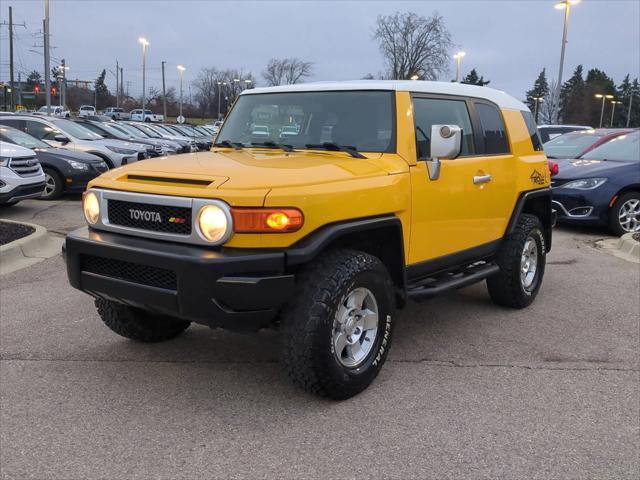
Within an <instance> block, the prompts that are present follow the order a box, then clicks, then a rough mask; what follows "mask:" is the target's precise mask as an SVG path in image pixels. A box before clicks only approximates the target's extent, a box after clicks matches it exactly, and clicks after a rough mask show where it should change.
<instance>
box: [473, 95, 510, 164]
mask: <svg viewBox="0 0 640 480" xmlns="http://www.w3.org/2000/svg"><path fill="white" fill-rule="evenodd" d="M475 107H476V111H477V112H478V118H479V119H480V125H481V126H482V134H483V137H484V153H485V154H486V155H503V154H507V153H510V150H509V140H508V139H507V132H506V129H505V127H504V121H503V120H502V115H501V114H500V111H499V110H498V108H497V107H494V106H493V105H489V104H487V103H476V104H475Z"/></svg>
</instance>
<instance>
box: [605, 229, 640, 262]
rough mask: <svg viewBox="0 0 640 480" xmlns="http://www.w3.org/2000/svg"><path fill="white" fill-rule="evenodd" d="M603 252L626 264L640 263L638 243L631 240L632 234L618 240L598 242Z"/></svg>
mask: <svg viewBox="0 0 640 480" xmlns="http://www.w3.org/2000/svg"><path fill="white" fill-rule="evenodd" d="M598 244H599V245H600V246H601V247H602V249H603V250H605V251H607V252H608V253H610V254H611V255H614V256H616V257H618V258H622V259H623V260H627V261H628V262H633V263H640V242H638V241H636V240H634V239H633V233H625V234H624V235H623V236H621V237H620V238H618V239H615V240H614V239H611V240H602V241H600V242H598Z"/></svg>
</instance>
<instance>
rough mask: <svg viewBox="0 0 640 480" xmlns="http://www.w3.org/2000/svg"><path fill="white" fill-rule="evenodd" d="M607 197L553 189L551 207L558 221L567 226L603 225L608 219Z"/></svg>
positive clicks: (591, 193) (588, 192)
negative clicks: (555, 212)
mask: <svg viewBox="0 0 640 480" xmlns="http://www.w3.org/2000/svg"><path fill="white" fill-rule="evenodd" d="M608 199H609V196H607V195H602V196H601V195H598V194H596V193H594V192H591V191H586V192H583V191H575V190H569V189H566V190H564V189H561V188H556V189H553V200H552V207H553V208H554V209H555V210H557V212H558V221H559V222H561V223H567V224H583V225H605V224H606V223H607V218H608V205H607V204H608Z"/></svg>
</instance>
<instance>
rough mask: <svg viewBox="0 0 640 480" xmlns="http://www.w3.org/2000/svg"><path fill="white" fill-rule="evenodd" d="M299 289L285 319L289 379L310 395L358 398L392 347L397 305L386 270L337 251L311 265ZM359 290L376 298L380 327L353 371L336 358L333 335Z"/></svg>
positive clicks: (369, 257)
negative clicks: (352, 295) (346, 305)
mask: <svg viewBox="0 0 640 480" xmlns="http://www.w3.org/2000/svg"><path fill="white" fill-rule="evenodd" d="M298 285H299V286H298V291H297V293H296V295H295V296H294V300H293V301H292V303H291V304H290V305H289V306H288V307H287V309H286V311H285V312H284V313H283V318H282V335H283V361H284V365H285V368H286V370H287V373H288V374H289V377H290V378H291V380H292V381H293V382H294V383H295V384H296V385H297V386H299V387H301V388H302V389H304V390H306V391H308V392H311V393H315V394H318V395H321V396H325V397H329V398H333V399H336V400H342V399H346V398H350V397H352V396H354V395H357V394H358V393H360V392H361V391H362V390H364V389H365V388H367V386H369V384H370V383H371V382H372V381H373V380H374V379H375V377H376V376H377V375H378V372H379V371H380V368H381V367H382V365H383V364H384V361H385V359H386V357H387V353H388V351H389V347H390V345H391V337H392V334H393V326H394V324H393V316H394V309H395V303H394V294H393V292H394V290H393V283H392V281H391V278H390V276H389V273H388V272H387V269H386V268H385V266H384V265H383V264H382V262H381V261H380V260H379V259H377V258H376V257H374V256H372V255H369V254H366V253H363V252H359V251H354V250H334V251H331V252H328V253H327V254H325V255H323V256H322V257H320V258H319V259H318V260H316V261H314V262H313V263H312V264H310V265H309V266H308V267H307V268H306V269H305V271H304V272H302V273H301V274H300V276H299V282H298ZM357 289H363V290H365V289H366V291H368V292H370V293H371V295H373V297H374V298H375V304H376V308H377V310H378V311H377V314H378V326H377V333H376V335H375V338H374V339H373V340H372V341H373V342H374V345H373V347H372V348H371V349H370V350H369V352H368V354H367V355H366V357H365V358H363V359H362V360H361V361H359V362H357V364H356V365H355V366H354V367H352V368H350V367H348V366H346V365H345V364H343V363H342V362H340V361H339V360H338V357H337V356H336V350H335V347H334V341H333V340H334V336H333V333H334V328H335V319H336V315H337V313H338V311H339V309H340V306H341V305H342V303H343V302H344V301H345V300H346V299H347V298H348V297H349V294H350V292H353V291H354V290H357ZM363 341H364V339H363Z"/></svg>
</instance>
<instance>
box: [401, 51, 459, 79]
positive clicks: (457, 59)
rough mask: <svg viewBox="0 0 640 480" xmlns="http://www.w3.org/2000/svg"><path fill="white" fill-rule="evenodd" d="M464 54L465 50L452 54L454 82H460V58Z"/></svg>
mask: <svg viewBox="0 0 640 480" xmlns="http://www.w3.org/2000/svg"><path fill="white" fill-rule="evenodd" d="M465 55H466V53H465V52H458V53H456V54H455V55H454V56H453V58H455V60H456V83H460V62H462V58H463V57H464V56H465ZM411 80H413V78H411Z"/></svg>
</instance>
